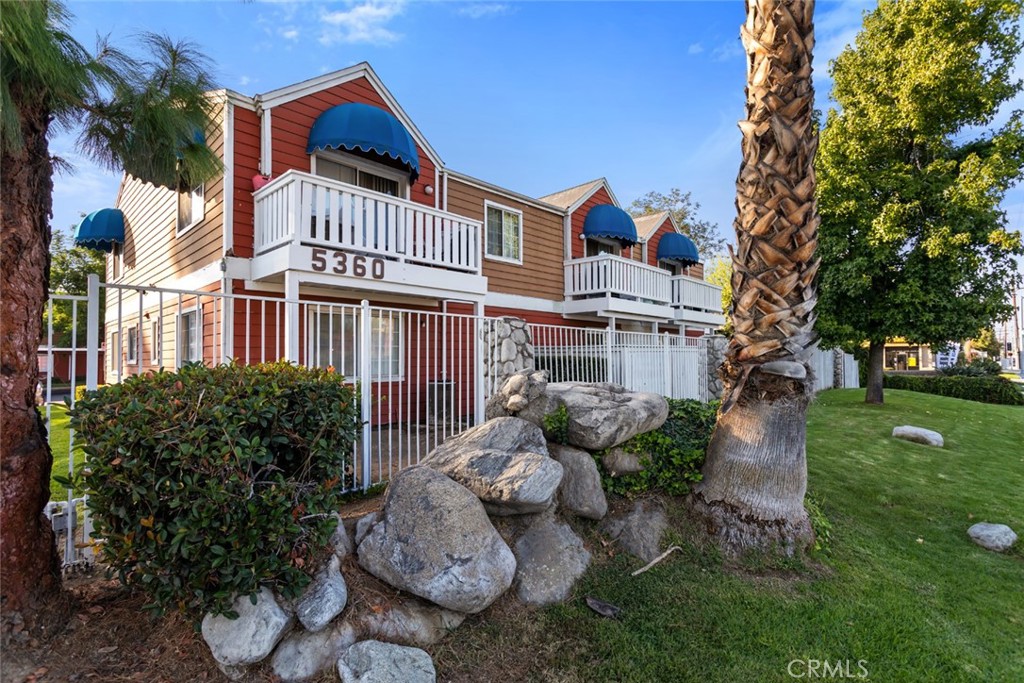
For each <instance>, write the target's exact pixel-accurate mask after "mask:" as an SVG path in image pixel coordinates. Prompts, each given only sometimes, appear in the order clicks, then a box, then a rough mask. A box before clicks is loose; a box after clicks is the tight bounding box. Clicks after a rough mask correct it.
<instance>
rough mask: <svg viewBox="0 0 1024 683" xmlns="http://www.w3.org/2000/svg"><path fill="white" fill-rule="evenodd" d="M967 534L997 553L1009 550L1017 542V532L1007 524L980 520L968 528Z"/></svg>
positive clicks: (982, 545) (983, 546)
mask: <svg viewBox="0 0 1024 683" xmlns="http://www.w3.org/2000/svg"><path fill="white" fill-rule="evenodd" d="M967 535H968V536H970V537H971V540H972V541H974V542H975V543H977V544H978V545H980V546H981V547H982V548H985V549H986V550H994V551H995V552H997V553H1001V552H1003V551H1004V550H1009V549H1010V548H1012V547H1013V544H1014V543H1016V542H1017V534H1015V533H1014V531H1013V529H1011V528H1010V527H1008V526H1006V525H1005V524H990V523H988V522H979V523H978V524H975V525H973V526H972V527H971V528H970V529H968V530H967Z"/></svg>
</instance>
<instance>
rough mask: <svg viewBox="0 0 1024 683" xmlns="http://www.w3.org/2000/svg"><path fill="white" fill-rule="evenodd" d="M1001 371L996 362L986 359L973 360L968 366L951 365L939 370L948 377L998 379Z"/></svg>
mask: <svg viewBox="0 0 1024 683" xmlns="http://www.w3.org/2000/svg"><path fill="white" fill-rule="evenodd" d="M1002 371H1003V367H1002V366H1001V365H1000V364H999V362H998V361H994V360H989V359H988V358H975V359H974V360H972V361H971V362H970V363H969V364H966V365H951V366H950V367H948V368H943V369H942V370H940V372H941V373H942V374H943V375H947V376H949V377H956V376H964V377H998V376H999V373H1000V372H1002Z"/></svg>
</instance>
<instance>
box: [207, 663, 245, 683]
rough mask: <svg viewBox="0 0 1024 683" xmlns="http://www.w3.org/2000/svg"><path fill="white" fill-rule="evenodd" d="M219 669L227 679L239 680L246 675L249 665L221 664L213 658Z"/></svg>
mask: <svg viewBox="0 0 1024 683" xmlns="http://www.w3.org/2000/svg"><path fill="white" fill-rule="evenodd" d="M213 661H214V663H215V664H216V665H217V668H218V669H220V672H221V673H222V674H224V677H225V678H227V679H228V680H229V681H240V680H242V679H243V678H245V677H246V675H247V674H248V673H249V667H247V666H232V665H230V664H221V663H220V662H218V661H217V660H216V659H215V660H213Z"/></svg>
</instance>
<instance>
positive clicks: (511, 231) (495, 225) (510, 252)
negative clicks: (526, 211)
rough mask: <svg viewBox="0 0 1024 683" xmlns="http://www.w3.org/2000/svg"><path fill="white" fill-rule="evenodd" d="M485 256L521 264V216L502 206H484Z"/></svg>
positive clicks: (520, 213)
mask: <svg viewBox="0 0 1024 683" xmlns="http://www.w3.org/2000/svg"><path fill="white" fill-rule="evenodd" d="M484 213H485V214H486V223H487V226H486V233H487V235H486V237H487V255H488V256H491V257H493V258H498V259H505V260H508V261H517V262H521V261H522V260H523V254H522V250H521V248H522V238H523V214H522V212H520V211H515V210H513V209H507V208H505V207H502V206H494V205H492V204H489V203H488V204H485V211H484Z"/></svg>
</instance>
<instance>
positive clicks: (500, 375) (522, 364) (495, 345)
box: [483, 316, 536, 388]
mask: <svg viewBox="0 0 1024 683" xmlns="http://www.w3.org/2000/svg"><path fill="white" fill-rule="evenodd" d="M483 343H484V381H485V382H486V383H487V386H489V387H495V388H498V387H501V385H502V384H504V382H505V380H506V379H507V378H508V377H509V376H511V375H513V374H515V373H517V372H520V371H522V370H534V369H535V368H536V366H535V363H534V351H533V340H532V339H531V337H530V328H529V327H528V326H527V324H526V321H525V320H523V319H522V318H513V317H510V316H506V317H503V318H498V319H497V320H489V321H487V324H485V325H484V330H483Z"/></svg>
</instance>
